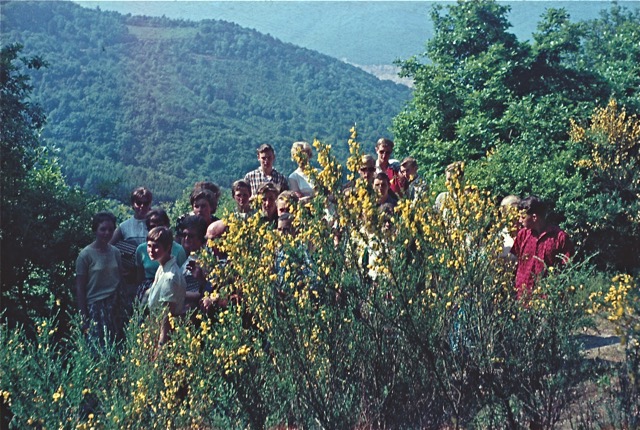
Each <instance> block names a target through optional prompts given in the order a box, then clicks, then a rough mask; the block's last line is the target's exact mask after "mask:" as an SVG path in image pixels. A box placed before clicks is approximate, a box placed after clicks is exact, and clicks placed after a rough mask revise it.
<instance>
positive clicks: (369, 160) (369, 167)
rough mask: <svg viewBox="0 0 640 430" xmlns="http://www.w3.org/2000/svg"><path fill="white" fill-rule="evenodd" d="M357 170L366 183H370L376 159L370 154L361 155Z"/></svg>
mask: <svg viewBox="0 0 640 430" xmlns="http://www.w3.org/2000/svg"><path fill="white" fill-rule="evenodd" d="M358 172H359V173H360V177H361V178H362V179H364V180H365V181H366V182H367V184H369V185H371V184H372V183H373V177H374V176H375V173H376V160H375V159H374V158H373V157H372V156H371V155H363V156H362V159H361V160H360V168H359V169H358Z"/></svg>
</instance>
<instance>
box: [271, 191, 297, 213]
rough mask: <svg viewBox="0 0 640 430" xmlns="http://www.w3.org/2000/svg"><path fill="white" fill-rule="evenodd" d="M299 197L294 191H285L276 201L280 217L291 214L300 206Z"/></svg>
mask: <svg viewBox="0 0 640 430" xmlns="http://www.w3.org/2000/svg"><path fill="white" fill-rule="evenodd" d="M298 200H299V199H298V196H297V195H296V194H295V193H294V192H293V191H283V192H281V193H280V195H279V196H278V199H277V200H276V207H277V208H278V216H280V215H283V214H286V213H291V211H292V210H293V209H294V208H295V206H296V205H297V204H298Z"/></svg>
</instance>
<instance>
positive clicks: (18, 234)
mask: <svg viewBox="0 0 640 430" xmlns="http://www.w3.org/2000/svg"><path fill="white" fill-rule="evenodd" d="M21 49H22V47H21V46H20V45H19V44H13V45H7V46H5V47H3V48H2V50H1V51H0V58H1V64H0V98H1V99H2V103H0V139H1V140H0V143H1V146H2V154H1V155H2V157H1V160H2V175H1V176H0V177H1V184H2V206H1V211H2V212H1V220H0V221H1V224H0V241H1V243H0V250H1V251H0V252H1V258H0V260H1V264H2V277H1V278H2V279H1V283H2V284H1V285H2V300H1V307H0V312H2V313H3V318H6V320H7V321H8V322H9V323H10V324H15V323H24V322H27V320H28V319H29V318H30V317H33V316H38V315H39V316H42V315H47V314H50V313H51V311H52V308H53V304H54V303H56V302H57V303H60V304H61V305H65V306H66V305H69V304H70V302H71V300H72V296H71V290H70V288H68V287H69V285H70V281H71V280H72V274H73V261H74V259H75V256H76V255H77V252H78V246H79V244H81V243H83V242H85V243H88V241H87V238H86V233H85V232H86V231H87V225H88V219H89V209H88V201H87V198H86V197H85V195H84V194H83V193H82V192H81V191H79V190H77V189H74V188H70V187H69V186H68V185H67V184H66V183H65V181H64V178H63V176H62V173H61V171H60V167H59V165H58V163H57V161H56V160H55V158H52V157H51V156H50V155H49V154H48V151H47V149H46V148H44V147H43V146H42V145H41V142H40V137H39V134H40V130H41V128H42V127H43V125H44V124H45V117H44V115H43V114H42V111H41V110H40V108H39V107H38V105H37V104H35V103H33V102H32V101H31V99H30V97H31V91H32V88H31V85H30V77H29V75H28V74H27V72H26V70H25V69H39V68H41V67H43V66H45V65H46V64H45V63H44V62H43V61H42V60H41V59H40V58H39V57H31V58H19V54H20V51H21Z"/></svg>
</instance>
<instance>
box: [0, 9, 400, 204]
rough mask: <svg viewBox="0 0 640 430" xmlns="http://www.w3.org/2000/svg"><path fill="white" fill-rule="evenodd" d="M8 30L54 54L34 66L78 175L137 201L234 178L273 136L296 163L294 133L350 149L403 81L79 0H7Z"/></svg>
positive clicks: (385, 117)
mask: <svg viewBox="0 0 640 430" xmlns="http://www.w3.org/2000/svg"><path fill="white" fill-rule="evenodd" d="M1 19H2V41H3V45H4V44H7V43H13V42H18V43H21V44H22V45H23V46H24V54H26V55H40V56H42V57H43V59H44V60H45V61H46V62H47V63H48V64H49V67H48V68H47V69H46V70H45V71H43V72H35V73H33V76H32V78H33V86H34V97H36V98H37V99H38V100H39V101H40V102H41V104H42V107H43V111H44V113H45V114H46V116H47V118H48V122H47V126H46V127H45V128H44V129H43V135H42V137H43V139H44V141H45V142H46V143H47V144H48V145H50V146H52V147H54V148H57V149H58V150H59V153H58V154H59V157H60V160H61V163H62V166H63V171H64V173H65V175H66V177H67V179H68V180H69V182H70V183H72V184H79V185H81V186H82V187H83V188H85V189H87V190H89V191H91V192H95V193H98V194H101V195H104V196H109V197H117V198H121V199H122V198H126V195H127V193H128V192H129V190H130V189H131V188H133V187H135V186H138V185H140V184H145V185H147V186H149V187H150V188H151V189H152V190H153V191H154V193H155V195H156V196H157V197H158V198H159V199H161V200H166V199H173V198H176V197H177V196H179V195H180V192H181V191H182V190H184V189H185V188H186V187H187V186H188V185H190V184H191V183H193V182H194V181H196V180H201V179H210V180H213V181H215V182H218V183H220V184H221V185H223V186H228V185H229V184H230V183H231V182H232V181H234V180H235V179H238V178H240V177H242V176H243V175H244V173H246V172H247V171H249V170H251V169H254V168H255V167H256V166H257V162H256V159H255V148H256V147H257V146H259V144H261V143H265V142H268V143H271V144H272V145H274V147H275V148H276V151H277V152H278V154H279V157H278V160H277V162H276V166H277V167H279V168H280V169H281V170H282V171H284V172H288V171H290V170H293V169H294V168H295V167H294V165H293V163H292V162H291V161H290V159H289V158H290V157H289V150H290V147H291V143H292V142H294V141H296V140H308V141H311V140H313V138H316V137H317V138H318V139H320V140H322V141H323V142H326V143H332V144H334V145H335V144H336V143H339V144H341V145H335V147H334V148H335V150H336V151H337V153H338V154H339V155H340V156H341V157H343V158H344V156H345V155H346V151H347V148H346V144H345V143H344V142H345V141H346V138H347V137H348V130H349V128H350V127H351V126H352V125H353V124H354V123H357V124H358V129H359V131H360V133H361V136H362V138H363V140H364V141H368V142H373V141H374V140H376V139H377V138H378V137H379V136H381V135H385V136H388V135H389V134H390V132H389V128H390V126H391V122H392V118H393V116H394V115H395V114H396V113H397V112H398V111H399V110H400V109H401V107H402V106H403V104H404V103H405V102H406V101H407V100H408V99H409V96H410V90H409V89H408V88H406V87H404V86H400V85H397V84H393V83H391V82H388V81H380V80H378V79H376V78H375V77H373V76H371V75H369V74H367V73H365V72H363V71H362V70H359V69H357V68H355V67H352V66H350V65H347V64H344V63H342V62H340V61H338V60H335V59H332V58H330V57H328V56H325V55H321V54H318V53H316V52H313V51H310V50H307V49H303V48H299V47H296V46H293V45H291V44H285V43H282V42H280V41H278V40H276V39H274V38H272V37H270V36H266V35H262V34H260V33H258V32H256V31H253V30H247V29H244V28H241V27H239V26H238V25H236V24H232V23H229V22H224V21H214V20H206V21H201V22H197V23H196V22H190V21H182V20H170V19H165V18H150V17H135V16H122V15H119V14H117V13H115V12H105V11H100V10H88V9H84V8H82V7H80V6H78V5H76V4H74V3H71V2H22V1H20V2H7V3H3V4H2V16H1Z"/></svg>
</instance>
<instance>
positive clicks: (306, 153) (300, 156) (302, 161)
mask: <svg viewBox="0 0 640 430" xmlns="http://www.w3.org/2000/svg"><path fill="white" fill-rule="evenodd" d="M312 157H313V151H312V150H311V145H309V144H308V143H307V142H293V145H292V146H291V159H292V160H293V161H295V162H296V163H298V166H299V167H301V168H302V167H304V166H306V165H307V164H309V160H311V158H312Z"/></svg>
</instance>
